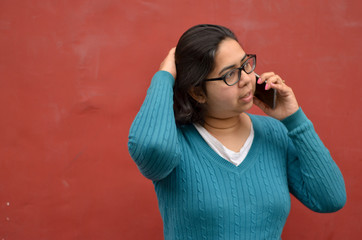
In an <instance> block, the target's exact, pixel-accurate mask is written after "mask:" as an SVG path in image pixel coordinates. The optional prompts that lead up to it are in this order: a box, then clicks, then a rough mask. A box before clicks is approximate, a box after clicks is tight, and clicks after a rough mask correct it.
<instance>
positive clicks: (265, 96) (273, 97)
mask: <svg viewBox="0 0 362 240" xmlns="http://www.w3.org/2000/svg"><path fill="white" fill-rule="evenodd" d="M255 76H256V84H255V93H254V96H255V97H257V98H258V99H259V100H261V101H262V102H264V103H265V104H266V105H268V106H269V107H271V108H272V109H274V108H275V107H276V103H277V90H275V89H273V88H271V89H269V90H265V85H266V83H265V82H264V83H262V84H258V83H257V82H258V79H259V78H260V76H259V75H258V74H256V73H255Z"/></svg>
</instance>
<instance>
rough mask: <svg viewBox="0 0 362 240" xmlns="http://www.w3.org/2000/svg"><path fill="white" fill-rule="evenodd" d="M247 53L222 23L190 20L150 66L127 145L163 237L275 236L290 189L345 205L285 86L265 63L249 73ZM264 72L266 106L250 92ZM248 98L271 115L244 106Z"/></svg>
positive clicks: (311, 199) (334, 172)
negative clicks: (154, 203)
mask: <svg viewBox="0 0 362 240" xmlns="http://www.w3.org/2000/svg"><path fill="white" fill-rule="evenodd" d="M255 63H256V56H255V55H250V54H247V53H246V52H245V51H244V49H243V48H242V47H241V46H240V44H239V43H238V41H237V38H236V37H235V35H234V34H233V33H232V32H231V31H230V30H229V29H227V28H225V27H222V26H217V25H197V26H194V27H192V28H190V29H189V30H188V31H186V32H185V33H184V34H183V35H182V37H181V38H180V40H179V42H178V44H177V47H176V49H172V50H171V51H170V52H169V54H168V56H167V57H166V58H165V60H164V61H163V62H162V64H161V66H160V71H158V72H157V73H156V74H155V75H154V77H153V79H152V81H151V85H150V87H149V89H148V92H147V96H146V99H145V101H144V103H143V105H142V107H141V110H140V111H139V113H138V114H137V116H136V118H135V120H134V122H133V124H132V127H131V129H130V134H129V143H128V147H129V152H130V154H131V156H132V158H133V159H134V161H135V162H136V164H137V165H138V168H139V169H140V171H141V172H142V174H143V175H144V176H146V177H147V178H149V179H151V180H152V181H153V183H154V186H155V190H156V194H157V197H158V202H159V209H160V212H161V216H162V219H163V223H164V237H165V239H208V240H210V239H280V236H281V233H282V230H283V226H284V224H285V221H286V219H287V216H288V213H289V210H290V195H289V192H290V193H292V194H293V195H294V196H295V197H296V198H298V199H299V200H300V201H301V202H302V203H303V204H304V205H305V206H307V207H308V208H310V209H311V210H313V211H316V212H334V211H337V210H339V209H341V208H342V207H343V206H344V204H345V201H346V193H345V186H344V181H343V177H342V174H341V172H340V171H339V169H338V167H337V165H336V164H335V163H334V161H333V160H332V158H331V156H330V154H329V151H328V149H326V148H325V147H324V145H323V143H322V142H321V140H320V139H319V137H318V135H317V134H316V132H315V130H314V128H313V125H312V123H311V122H310V121H309V120H308V118H307V117H306V116H305V114H304V113H303V111H302V110H301V108H300V107H299V105H298V103H297V100H296V98H295V96H294V94H293V91H292V89H291V88H290V87H288V86H287V85H286V84H285V82H284V81H283V80H282V79H281V77H280V76H278V75H276V74H274V73H272V72H267V73H263V74H261V75H260V78H259V80H258V82H256V76H255V73H254V69H255ZM175 79H176V80H175ZM264 82H267V84H266V89H271V88H273V89H276V91H277V95H278V98H277V106H276V108H274V109H271V108H269V107H268V106H267V105H266V104H264V103H263V102H261V101H260V100H258V99H257V98H255V97H254V96H253V95H254V91H255V86H256V84H262V83H264ZM173 100H174V101H173ZM253 104H256V105H257V106H258V107H260V108H261V109H262V110H263V111H264V112H265V113H266V114H267V115H269V116H270V117H265V116H256V115H251V114H247V113H246V111H248V110H249V109H250V108H251V107H252V105H253Z"/></svg>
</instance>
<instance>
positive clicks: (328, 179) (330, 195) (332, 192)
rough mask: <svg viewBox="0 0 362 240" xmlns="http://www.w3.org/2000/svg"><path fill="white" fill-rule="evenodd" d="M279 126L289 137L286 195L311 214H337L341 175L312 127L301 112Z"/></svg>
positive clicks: (341, 201) (342, 199)
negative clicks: (292, 196) (284, 129)
mask: <svg viewBox="0 0 362 240" xmlns="http://www.w3.org/2000/svg"><path fill="white" fill-rule="evenodd" d="M282 123H283V124H284V125H285V126H286V127H287V129H288V136H289V138H290V143H289V148H288V174H287V175H288V183H289V190H290V192H291V193H292V194H293V195H294V196H296V197H297V198H298V199H299V200H300V201H301V202H302V203H303V204H304V205H306V206H307V207H308V208H310V209H311V210H313V211H316V212H324V213H325V212H335V211H338V210H339V209H341V208H342V207H343V206H344V205H345V202H346V190H345V185H344V180H343V176H342V174H341V172H340V170H339V169H338V167H337V165H336V163H335V162H334V161H333V159H332V157H331V155H330V153H329V151H328V149H327V148H326V147H325V146H324V145H323V143H322V141H321V140H320V139H319V137H318V135H317V133H316V132H315V130H314V127H313V124H312V123H311V122H310V121H309V120H308V119H307V117H306V116H305V115H304V113H303V111H302V110H301V109H299V110H298V111H297V112H296V113H295V114H293V115H291V116H289V117H288V118H286V119H284V120H282Z"/></svg>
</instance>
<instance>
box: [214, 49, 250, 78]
mask: <svg viewBox="0 0 362 240" xmlns="http://www.w3.org/2000/svg"><path fill="white" fill-rule="evenodd" d="M246 56H247V55H246V54H245V55H244V57H243V58H242V59H241V60H240V62H243V61H244V59H245V58H246ZM235 66H236V65H235V64H233V65H230V66H227V67H224V68H223V69H222V70H221V71H220V72H219V75H220V74H221V73H222V72H224V71H225V70H228V69H230V68H234V67H235Z"/></svg>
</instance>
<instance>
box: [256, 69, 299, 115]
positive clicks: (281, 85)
mask: <svg viewBox="0 0 362 240" xmlns="http://www.w3.org/2000/svg"><path fill="white" fill-rule="evenodd" d="M265 81H266V90H269V89H271V88H273V89H275V90H277V102H276V107H275V108H274V109H272V108H270V107H269V106H268V105H266V104H264V103H263V102H262V101H260V100H259V99H258V98H256V97H254V104H255V105H257V106H258V107H259V108H260V109H261V110H263V111H264V112H265V113H266V114H267V115H269V116H271V117H273V118H276V119H278V120H282V119H284V118H286V117H288V116H290V115H292V114H293V113H295V112H296V111H297V110H298V109H299V105H298V102H297V99H296V97H295V95H294V93H293V90H292V89H291V88H290V87H288V86H287V85H286V84H285V81H284V80H282V79H281V78H280V77H279V76H278V75H276V74H274V73H273V72H267V73H263V74H261V75H260V78H259V80H258V82H257V83H256V84H262V83H263V82H265Z"/></svg>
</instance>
